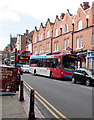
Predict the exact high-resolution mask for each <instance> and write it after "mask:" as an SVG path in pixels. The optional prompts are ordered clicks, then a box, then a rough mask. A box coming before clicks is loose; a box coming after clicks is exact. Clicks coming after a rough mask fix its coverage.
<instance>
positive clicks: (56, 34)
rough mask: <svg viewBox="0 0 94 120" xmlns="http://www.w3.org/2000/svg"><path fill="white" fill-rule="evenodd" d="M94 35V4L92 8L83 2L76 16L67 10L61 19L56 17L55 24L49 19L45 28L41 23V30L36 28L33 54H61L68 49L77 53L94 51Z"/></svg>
mask: <svg viewBox="0 0 94 120" xmlns="http://www.w3.org/2000/svg"><path fill="white" fill-rule="evenodd" d="M73 27H74V28H73ZM93 34H94V3H92V6H91V7H90V6H89V3H88V2H83V5H81V6H80V7H79V8H78V10H77V14H76V15H72V14H70V12H69V10H67V13H66V14H64V13H62V14H61V16H60V18H59V17H58V16H56V19H55V22H54V23H51V22H50V19H48V20H47V22H46V25H45V26H43V25H42V23H41V25H40V28H39V30H37V28H35V30H34V35H33V40H32V44H33V54H34V55H42V54H50V53H59V52H60V53H61V52H66V50H67V48H70V50H71V49H73V51H76V52H79V51H85V50H94V47H93V38H92V36H94V35H93ZM72 42H73V43H72Z"/></svg>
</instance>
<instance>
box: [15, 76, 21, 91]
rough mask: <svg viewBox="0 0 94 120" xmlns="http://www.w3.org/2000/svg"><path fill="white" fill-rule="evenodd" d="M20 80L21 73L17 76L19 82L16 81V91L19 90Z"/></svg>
mask: <svg viewBox="0 0 94 120" xmlns="http://www.w3.org/2000/svg"><path fill="white" fill-rule="evenodd" d="M20 81H21V76H20V74H18V76H17V83H16V91H19V85H20Z"/></svg>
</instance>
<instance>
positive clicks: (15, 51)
mask: <svg viewBox="0 0 94 120" xmlns="http://www.w3.org/2000/svg"><path fill="white" fill-rule="evenodd" d="M16 55H17V48H15V67H16V64H17V61H16Z"/></svg>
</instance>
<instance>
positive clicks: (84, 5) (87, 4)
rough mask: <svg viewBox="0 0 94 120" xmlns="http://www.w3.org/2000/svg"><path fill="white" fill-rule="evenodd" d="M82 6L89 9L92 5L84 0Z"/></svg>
mask: <svg viewBox="0 0 94 120" xmlns="http://www.w3.org/2000/svg"><path fill="white" fill-rule="evenodd" d="M82 7H83V9H84V10H86V9H88V8H89V7H90V6H89V2H83V5H82Z"/></svg>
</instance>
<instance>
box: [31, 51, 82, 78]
mask: <svg viewBox="0 0 94 120" xmlns="http://www.w3.org/2000/svg"><path fill="white" fill-rule="evenodd" d="M78 67H81V58H80V56H78V55H76V54H71V53H63V54H54V55H44V56H31V57H30V73H32V74H34V75H36V74H38V75H44V76H48V77H51V78H70V77H71V76H72V74H73V72H74V70H75V69H76V68H78Z"/></svg>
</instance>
